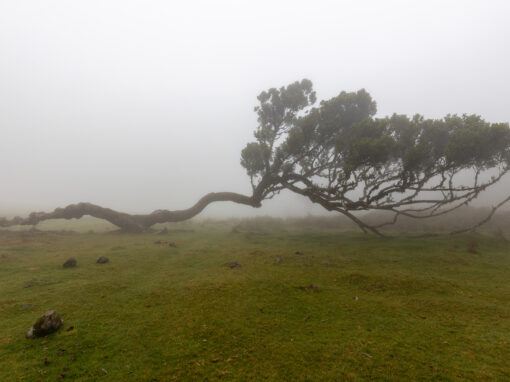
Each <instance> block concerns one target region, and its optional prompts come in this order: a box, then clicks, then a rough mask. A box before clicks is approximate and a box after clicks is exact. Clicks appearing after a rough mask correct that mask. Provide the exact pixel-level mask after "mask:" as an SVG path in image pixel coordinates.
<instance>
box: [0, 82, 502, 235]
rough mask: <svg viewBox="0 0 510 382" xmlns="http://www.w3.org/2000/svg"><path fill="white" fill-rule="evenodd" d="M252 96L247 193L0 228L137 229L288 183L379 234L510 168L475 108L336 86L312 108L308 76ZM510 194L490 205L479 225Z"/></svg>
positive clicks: (72, 213)
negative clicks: (406, 106)
mask: <svg viewBox="0 0 510 382" xmlns="http://www.w3.org/2000/svg"><path fill="white" fill-rule="evenodd" d="M258 101H259V105H258V106H257V107H256V108H255V111H256V113H257V116H258V126H257V128H256V129H255V133H254V136H255V141H254V142H251V143H248V144H247V145H246V147H245V148H244V149H243V150H242V152H241V165H242V166H243V167H244V168H245V169H246V172H247V174H248V176H249V178H250V182H251V186H252V195H242V194H238V193H233V192H218V193H210V194H207V195H205V196H204V197H202V198H201V199H200V200H199V201H198V202H197V203H196V204H195V205H194V206H192V207H191V208H188V209H185V210H178V211H168V210H157V211H154V212H152V213H150V214H145V215H132V214H127V213H122V212H118V211H114V210H111V209H109V208H104V207H100V206H96V205H93V204H90V203H79V204H73V205H69V206H67V207H65V208H57V209H56V210H55V211H53V212H50V213H43V212H35V213H32V214H30V215H29V216H28V217H27V218H21V217H16V218H13V219H6V218H2V219H0V226H3V227H7V226H13V225H19V224H21V225H35V224H37V223H39V222H41V221H43V220H48V219H72V218H80V217H82V216H84V215H91V216H94V217H96V218H100V219H105V220H107V221H109V222H111V223H112V224H114V225H116V226H117V227H119V228H120V229H121V230H123V231H126V232H143V231H146V230H148V229H149V228H150V227H151V226H152V225H154V224H156V223H166V222H178V221H183V220H187V219H190V218H192V217H193V216H195V215H197V214H199V213H200V212H201V211H202V210H203V209H204V208H206V207H207V206H208V205H209V204H210V203H213V202H218V201H230V202H234V203H239V204H245V205H249V206H252V207H260V206H261V203H262V202H263V201H264V200H266V199H270V198H272V197H274V196H275V195H277V194H278V193H280V192H281V191H282V190H284V189H286V190H290V191H292V192H294V193H297V194H299V195H302V196H304V197H306V198H308V199H309V200H310V201H312V202H313V203H317V204H319V205H321V206H322V207H324V208H325V209H327V210H328V211H336V212H338V213H341V214H343V215H345V216H347V217H348V218H350V219H351V220H352V221H354V222H355V223H356V224H357V225H358V226H359V227H360V229H361V230H363V231H364V232H373V233H376V234H379V235H381V233H380V231H379V229H380V228H382V227H384V226H386V225H390V224H394V223H395V222H396V221H397V220H398V218H399V216H407V217H412V218H417V219H425V218H429V217H433V216H438V215H442V214H446V213H448V212H451V211H453V210H455V209H457V208H459V207H461V206H463V205H467V204H468V203H469V202H471V201H472V200H474V199H475V198H476V197H478V196H479V194H480V193H481V192H482V191H484V190H486V189H487V188H488V187H489V186H491V185H493V184H495V183H497V182H498V181H500V180H501V178H502V177H503V176H504V175H505V174H506V173H507V172H508V171H509V168H510V167H509V165H510V128H509V125H508V124H507V123H488V122H486V121H484V120H483V119H482V118H481V117H479V116H476V115H462V116H457V115H447V116H445V117H444V118H441V119H425V118H424V117H422V116H420V115H415V116H414V117H412V118H409V117H407V116H405V115H397V114H393V115H392V116H391V117H385V118H375V117H374V116H375V114H376V111H377V108H376V103H375V102H374V101H373V100H372V98H371V96H370V94H369V93H368V92H366V91H365V90H363V89H362V90H359V91H357V92H341V93H340V94H339V95H338V96H336V97H334V98H331V99H329V100H324V101H321V102H320V103H319V105H318V106H315V107H314V106H313V105H314V104H315V102H316V95H315V92H314V91H313V86H312V82H311V81H309V80H306V79H305V80H302V81H300V82H294V83H292V84H290V85H288V86H286V87H281V88H279V89H276V88H272V89H269V90H267V91H264V92H262V93H260V95H259V96H258ZM508 200H510V196H509V197H507V198H506V199H504V200H502V201H500V202H499V203H498V204H496V205H495V206H493V208H492V210H491V211H490V213H489V214H488V216H487V217H485V218H484V219H483V220H481V221H480V222H479V223H478V224H477V225H481V224H483V223H484V222H486V221H488V220H489V219H490V218H491V217H492V215H493V214H494V212H495V211H496V210H497V209H498V208H499V207H500V206H501V205H503V204H504V203H505V202H507V201H508ZM377 210H379V211H385V212H388V213H390V214H391V215H392V217H391V218H390V219H389V220H388V221H387V222H384V223H381V224H378V225H371V224H369V223H367V222H366V221H364V220H363V217H362V216H361V215H360V212H366V211H377ZM474 227H475V226H474ZM474 227H469V228H466V230H467V229H472V228H474Z"/></svg>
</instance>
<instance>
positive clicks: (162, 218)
mask: <svg viewBox="0 0 510 382" xmlns="http://www.w3.org/2000/svg"><path fill="white" fill-rule="evenodd" d="M213 202H234V203H238V204H245V205H248V206H251V207H260V205H261V204H260V199H259V198H258V197H256V196H246V195H241V194H237V193H235V192H212V193H210V194H207V195H205V196H204V197H202V198H201V199H200V200H199V201H198V202H197V203H196V204H195V205H194V206H192V207H190V208H188V209H186V210H176V211H168V210H156V211H154V212H152V213H150V214H146V215H131V214H127V213H124V212H118V211H115V210H112V209H110V208H104V207H101V206H97V205H94V204H91V203H78V204H71V205H69V206H67V207H64V208H57V209H56V210H55V211H53V212H48V213H46V212H33V213H31V214H30V215H29V216H28V217H27V218H21V217H15V218H13V219H6V218H0V227H10V226H14V225H36V224H38V223H39V222H42V221H44V220H49V219H79V218H81V217H82V216H84V215H90V216H93V217H95V218H99V219H104V220H107V221H109V222H110V223H112V224H113V225H115V226H117V227H119V228H120V229H121V231H124V232H130V233H139V232H145V231H147V230H148V229H149V228H150V227H151V226H153V225H154V224H156V223H168V222H179V221H184V220H187V219H191V218H192V217H194V216H195V215H197V214H199V213H200V212H202V211H203V210H204V208H205V207H207V206H208V205H209V204H210V203H213Z"/></svg>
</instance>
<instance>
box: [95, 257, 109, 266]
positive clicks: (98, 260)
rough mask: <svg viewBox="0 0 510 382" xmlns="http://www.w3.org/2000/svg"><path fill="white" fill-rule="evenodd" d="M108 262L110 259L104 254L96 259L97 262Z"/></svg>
mask: <svg viewBox="0 0 510 382" xmlns="http://www.w3.org/2000/svg"><path fill="white" fill-rule="evenodd" d="M109 262H110V259H109V258H108V257H106V256H101V257H100V258H99V259H97V261H96V263H97V264H106V263H109Z"/></svg>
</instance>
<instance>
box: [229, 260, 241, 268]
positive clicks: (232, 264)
mask: <svg viewBox="0 0 510 382" xmlns="http://www.w3.org/2000/svg"><path fill="white" fill-rule="evenodd" d="M225 265H226V266H227V267H229V268H230V269H234V268H241V264H239V263H238V262H237V261H232V262H228V263H227V264H225Z"/></svg>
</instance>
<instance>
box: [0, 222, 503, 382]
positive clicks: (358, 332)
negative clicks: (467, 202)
mask: <svg viewBox="0 0 510 382" xmlns="http://www.w3.org/2000/svg"><path fill="white" fill-rule="evenodd" d="M194 229H195V231H194V232H193V231H192V230H189V231H177V232H170V233H169V234H167V235H149V234H143V235H142V234H140V235H119V234H103V235H100V234H29V233H13V234H6V233H3V234H1V235H0V317H1V319H0V333H1V336H0V380H1V381H20V380H22V381H23V380H24V381H56V380H60V379H62V380H73V381H96V380H97V381H172V380H176V381H182V380H190V381H199V380H220V379H221V380H241V381H248V380H253V381H260V380H284V381H306V380H308V381H321V380H324V381H330V380H339V381H366V380H375V381H410V380H415V381H431V380H437V381H458V380H467V381H484V380H494V381H503V380H510V367H509V366H508V362H507V360H508V359H509V358H510V284H509V282H508V280H510V247H509V244H508V243H506V242H504V241H498V240H496V239H495V238H491V237H488V236H473V235H471V236H458V237H454V238H448V237H443V238H429V239H420V240H417V239H414V240H413V239H390V240H384V239H378V238H371V237H369V238H365V237H363V236H362V235H361V234H357V233H353V234H351V233H341V234H338V233H333V232H331V231H330V232H319V231H316V232H313V231H308V232H298V231H289V232H275V233H269V234H267V233H265V234H261V233H257V232H254V233H250V232H243V233H233V232H232V227H231V226H230V227H229V226H226V225H200V226H199V225H196V226H194ZM156 241H161V243H160V244H155V243H154V242H156ZM165 242H175V243H176V244H177V246H178V247H177V248H174V247H170V246H169V245H168V243H165ZM475 244H476V245H475ZM468 249H470V250H471V252H478V253H471V252H469V251H468ZM296 251H299V252H301V253H302V254H296ZM102 255H105V256H108V257H109V258H110V263H108V264H104V265H99V264H96V263H95V261H96V259H97V258H98V257H99V256H102ZM71 256H73V257H75V258H76V259H77V260H78V266H77V267H76V268H72V269H62V267H61V265H62V263H63V262H64V261H65V260H66V259H67V258H68V257H71ZM277 259H279V260H277ZM228 262H238V263H239V264H240V265H241V267H236V268H230V267H229V266H228V265H226V264H227V263H228ZM28 281H32V283H31V286H29V287H27V285H30V283H29V284H27V282H28ZM50 308H51V309H55V310H56V311H57V312H59V313H60V314H61V315H62V318H63V319H64V320H65V325H64V329H63V330H61V331H59V332H57V333H55V334H53V335H50V336H48V337H45V338H41V339H35V340H28V339H25V338H24V333H25V332H26V330H27V329H28V328H29V327H30V325H31V324H32V323H33V322H34V321H35V319H36V318H37V317H38V316H40V315H41V314H43V313H44V311H46V310H47V309H50ZM69 326H73V327H74V329H73V330H70V331H66V329H67V328H68V327H69Z"/></svg>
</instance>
